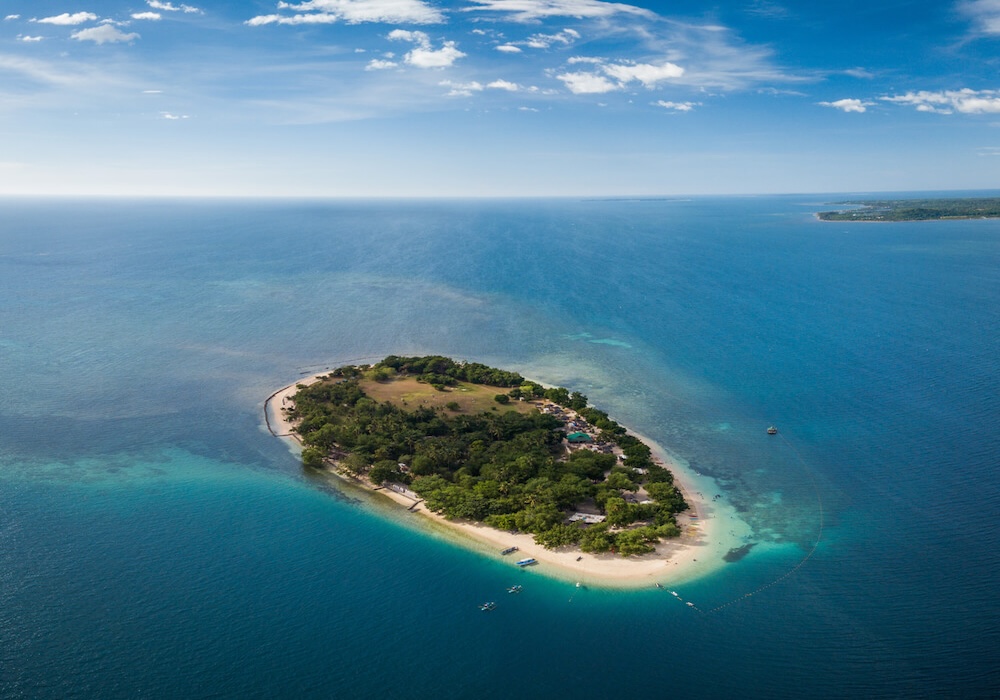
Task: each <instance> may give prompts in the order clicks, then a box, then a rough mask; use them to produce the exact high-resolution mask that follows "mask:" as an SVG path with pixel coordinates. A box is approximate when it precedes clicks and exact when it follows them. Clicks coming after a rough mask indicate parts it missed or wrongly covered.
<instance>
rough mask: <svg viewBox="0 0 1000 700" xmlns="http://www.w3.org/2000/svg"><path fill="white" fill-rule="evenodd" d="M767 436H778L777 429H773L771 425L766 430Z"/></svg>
mask: <svg viewBox="0 0 1000 700" xmlns="http://www.w3.org/2000/svg"><path fill="white" fill-rule="evenodd" d="M767 434H768V435H777V434H778V429H777V428H775V427H774V426H773V425H772V426H771V427H770V428H768V429H767Z"/></svg>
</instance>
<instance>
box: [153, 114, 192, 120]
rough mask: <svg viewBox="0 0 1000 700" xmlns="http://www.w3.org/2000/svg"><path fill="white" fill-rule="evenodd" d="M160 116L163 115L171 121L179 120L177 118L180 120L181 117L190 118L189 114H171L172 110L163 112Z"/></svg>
mask: <svg viewBox="0 0 1000 700" xmlns="http://www.w3.org/2000/svg"><path fill="white" fill-rule="evenodd" d="M160 116H162V117H163V118H164V119H167V120H169V121H177V120H180V119H188V118H189V117H188V115H186V114H171V113H170V112H163V114H161V115H160Z"/></svg>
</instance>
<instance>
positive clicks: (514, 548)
mask: <svg viewBox="0 0 1000 700" xmlns="http://www.w3.org/2000/svg"><path fill="white" fill-rule="evenodd" d="M516 551H517V547H508V548H507V549H505V550H503V551H502V552H500V554H503V555H504V556H506V555H508V554H513V553H514V552H516Z"/></svg>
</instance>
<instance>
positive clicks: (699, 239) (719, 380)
mask: <svg viewBox="0 0 1000 700" xmlns="http://www.w3.org/2000/svg"><path fill="white" fill-rule="evenodd" d="M979 194H982V193H979ZM859 197H860V195H858V194H857V193H854V194H852V195H850V198H855V199H856V198H859ZM844 198H847V197H846V196H845V195H828V196H820V195H810V196H787V197H756V198H691V199H634V200H628V199H612V200H594V199H580V200H575V199H559V200H502V201H377V200H373V201H290V200H289V201H259V200H258V201H240V200H208V201H199V200H114V199H106V200H102V199H92V200H69V199H63V200H52V199H3V200H0V697H2V698H4V699H6V698H59V699H65V698H102V699H104V698H179V697H183V698H333V697H337V698H340V697H343V698H358V697H378V698H407V699H409V700H413V699H419V698H436V699H441V698H477V699H479V698H482V699H487V698H508V697H519V698H601V697H604V698H624V697H643V698H681V697H683V698H699V699H702V700H703V699H705V698H733V697H740V698H803V697H816V698H840V697H843V698H883V697H885V698H896V697H907V698H908V697H934V698H941V697H945V698H980V697H981V698H986V697H998V695H1000V662H998V658H1000V655H998V649H1000V602H998V591H1000V584H998V581H1000V471H998V467H1000V342H998V341H1000V221H997V220H992V221H988V220H968V221H948V222H923V223H900V224H844V223H821V222H819V221H817V220H816V219H815V218H814V216H813V212H815V211H817V210H820V209H823V208H828V207H826V203H827V202H830V201H835V200H838V199H844ZM430 353H434V354H445V355H449V356H452V357H456V358H461V359H467V360H476V361H480V362H485V363H487V364H492V365H496V366H500V367H504V368H510V369H515V370H518V371H520V372H522V373H523V374H525V375H526V376H529V377H531V378H533V379H536V380H539V381H543V382H547V383H551V384H560V385H563V386H566V387H568V388H570V389H572V390H579V391H582V392H584V393H585V394H587V395H588V396H589V397H590V399H591V402H592V403H594V404H596V405H597V406H599V407H601V408H603V409H605V410H607V411H608V412H609V413H611V414H612V416H613V417H615V418H616V419H617V420H619V421H620V422H622V423H623V424H625V425H627V426H630V427H632V428H633V429H634V430H636V431H638V432H640V433H642V434H644V435H647V436H649V437H650V438H652V439H654V440H656V441H657V442H658V443H660V444H662V445H664V446H665V447H666V448H667V449H668V450H669V451H670V453H671V454H672V455H673V456H674V457H676V458H677V459H678V460H680V461H681V462H682V463H684V464H686V465H687V466H688V467H689V468H690V469H691V470H692V471H694V472H696V473H698V474H701V475H704V476H705V477H706V478H709V477H710V478H711V479H713V480H714V481H713V482H712V483H714V484H715V485H716V486H715V488H716V490H717V492H716V493H714V494H705V496H706V497H707V498H716V496H718V498H719V499H720V500H721V499H724V500H725V501H726V502H728V503H731V504H732V505H733V506H734V507H735V508H737V509H738V511H739V513H740V515H741V517H742V518H744V519H745V520H746V522H747V523H749V524H750V526H751V527H752V528H753V535H752V536H751V537H750V538H748V539H747V542H746V543H747V544H748V545H753V546H752V547H751V548H750V549H749V553H748V554H747V555H746V556H744V557H743V558H741V559H739V560H738V561H735V562H733V563H729V564H725V565H724V566H722V567H720V568H719V569H718V570H717V571H716V572H715V573H713V574H712V575H709V576H707V577H704V578H702V579H699V580H696V581H691V582H687V583H683V584H681V585H680V586H679V587H678V592H679V593H680V594H681V596H682V597H683V598H685V599H686V600H691V601H695V602H696V604H697V609H692V608H689V607H687V606H685V605H684V604H683V603H678V602H677V601H676V599H674V597H673V596H671V595H669V594H668V593H666V592H665V591H662V590H657V589H654V588H650V589H649V590H640V591H631V592H626V591H615V590H603V589H600V588H593V587H588V588H579V589H578V588H576V587H574V586H573V585H572V584H571V583H564V582H559V581H556V580H552V579H548V578H546V577H545V576H544V575H543V572H542V571H540V570H537V569H536V570H531V571H520V570H514V567H513V566H512V565H511V564H510V562H506V561H502V560H500V559H499V558H497V557H487V556H483V555H482V554H481V553H477V552H474V551H470V550H468V549H465V548H462V547H459V546H457V545H456V544H454V543H453V542H451V541H448V540H447V539H443V538H441V537H439V536H436V535H435V534H434V533H432V532H427V531H426V530H424V529H423V528H422V527H421V526H420V524H419V523H418V522H417V521H415V520H414V517H412V516H407V515H406V514H402V513H400V512H399V511H398V510H394V509H391V508H387V507H385V506H383V505H382V504H380V503H379V502H378V501H377V500H373V499H372V498H370V497H367V496H365V495H364V494H362V493H356V492H351V491H349V490H348V491H345V490H343V489H341V488H337V487H336V486H335V485H333V484H331V483H330V482H328V481H326V480H324V479H321V478H317V477H316V476H314V475H310V474H307V473H304V472H303V470H302V468H301V466H300V464H299V462H298V460H297V458H296V456H295V455H294V454H293V453H292V451H291V450H290V449H289V447H288V445H286V444H285V443H283V442H282V441H280V440H278V439H276V438H273V437H271V436H270V435H269V434H268V432H267V431H266V429H265V428H264V427H263V416H262V406H263V402H264V400H265V398H266V397H267V396H268V395H269V394H270V393H271V392H272V391H274V390H276V389H278V388H280V387H282V386H284V385H286V384H289V383H291V382H294V381H295V380H296V379H297V378H299V377H302V376H305V375H308V374H312V373H315V372H317V371H320V370H323V369H324V368H326V367H334V366H337V365H339V364H344V363H357V362H367V361H374V360H377V359H379V358H381V357H383V356H384V355H387V354H430ZM771 424H774V425H776V426H777V427H778V428H779V430H780V432H779V434H778V435H777V436H774V437H769V436H768V435H767V434H766V433H765V428H766V427H767V426H768V425H771ZM514 583H520V584H522V585H523V586H524V591H523V593H521V594H520V595H518V596H510V595H508V594H507V593H506V592H505V589H506V587H507V586H509V585H512V584H514ZM487 600H495V601H497V609H496V610H495V611H493V612H490V613H483V612H480V611H479V610H478V609H477V605H478V604H479V603H481V602H484V601H487Z"/></svg>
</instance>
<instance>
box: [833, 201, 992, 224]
mask: <svg viewBox="0 0 1000 700" xmlns="http://www.w3.org/2000/svg"><path fill="white" fill-rule="evenodd" d="M833 204H836V205H847V206H851V207H857V208H852V209H841V210H838V211H821V212H819V213H817V214H816V216H817V217H819V219H820V220H821V221H940V220H943V219H995V218H1000V197H978V198H974V197H963V198H953V199H868V200H855V201H846V202H833Z"/></svg>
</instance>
